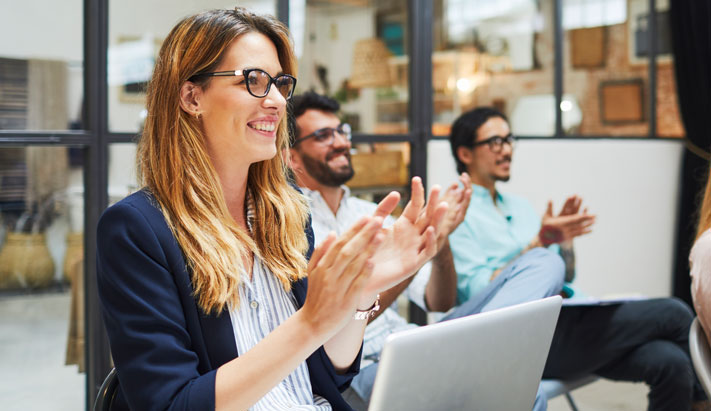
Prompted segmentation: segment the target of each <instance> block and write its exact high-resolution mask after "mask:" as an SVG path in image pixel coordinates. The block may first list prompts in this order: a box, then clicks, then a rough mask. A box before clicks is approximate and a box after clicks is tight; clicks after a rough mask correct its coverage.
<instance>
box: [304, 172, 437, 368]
mask: <svg viewBox="0 0 711 411" xmlns="http://www.w3.org/2000/svg"><path fill="white" fill-rule="evenodd" d="M341 188H342V189H343V190H344V192H343V198H342V199H341V203H340V204H339V206H338V210H337V211H336V214H335V215H334V214H333V212H332V211H331V208H330V207H329V206H328V204H326V200H324V198H323V197H322V196H321V193H319V192H318V191H314V190H309V189H307V188H303V187H302V188H301V190H302V191H303V192H304V194H305V195H306V197H307V198H308V199H309V203H310V206H311V219H312V221H311V224H312V226H313V229H314V240H315V241H314V242H315V244H316V245H317V246H318V245H319V244H321V242H323V240H325V239H326V237H327V236H328V233H330V232H331V231H334V232H335V233H336V234H338V235H341V234H343V233H344V232H346V230H348V229H349V228H350V227H351V226H352V225H353V224H355V222H356V221H358V220H359V219H360V218H361V217H363V216H367V215H373V213H374V212H375V209H376V208H377V205H376V204H375V203H372V202H370V201H365V200H361V199H360V198H357V197H351V192H350V189H349V188H348V187H346V186H341ZM394 222H395V219H394V218H392V217H391V216H388V217H387V218H386V219H385V222H384V224H383V225H384V226H385V227H388V226H390V225H392V224H393V223H394ZM430 271H431V264H430V263H429V262H428V263H427V264H425V266H424V267H422V268H421V269H420V271H419V272H418V273H417V274H416V275H415V278H414V279H413V280H412V282H411V283H410V285H409V286H408V288H407V297H408V298H409V299H410V300H411V301H413V302H414V303H416V304H417V305H419V306H420V307H422V308H423V309H425V288H426V287H427V282H428V281H429V278H430ZM395 307H396V303H393V305H392V306H391V307H389V308H388V309H386V310H385V311H383V312H382V314H380V315H379V316H378V318H376V319H375V320H373V321H372V322H371V323H370V324H368V326H367V327H366V328H365V335H364V337H363V357H362V360H361V364H360V366H361V368H363V367H365V366H367V365H369V364H371V363H373V362H377V361H379V359H380V352H381V351H382V350H383V346H384V345H385V339H386V338H387V337H388V335H390V334H392V333H395V332H398V331H403V330H408V329H411V328H415V327H417V325H415V324H408V322H407V321H406V320H405V319H404V318H402V317H401V316H400V314H398V313H397V309H396V308H395Z"/></svg>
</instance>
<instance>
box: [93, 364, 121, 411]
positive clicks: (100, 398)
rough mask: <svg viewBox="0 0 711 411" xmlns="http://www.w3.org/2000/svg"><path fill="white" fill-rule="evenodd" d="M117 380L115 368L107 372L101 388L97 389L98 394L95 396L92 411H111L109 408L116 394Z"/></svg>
mask: <svg viewBox="0 0 711 411" xmlns="http://www.w3.org/2000/svg"><path fill="white" fill-rule="evenodd" d="M118 387H119V380H118V375H117V374H116V368H112V369H111V371H109V375H107V376H106V379H104V382H103V384H101V388H99V393H98V394H96V400H95V401H94V411H111V406H112V405H113V402H114V398H115V397H116V393H117V392H118Z"/></svg>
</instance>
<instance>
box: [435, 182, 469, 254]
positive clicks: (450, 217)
mask: <svg viewBox="0 0 711 411" xmlns="http://www.w3.org/2000/svg"><path fill="white" fill-rule="evenodd" d="M459 181H460V182H461V183H462V185H461V186H460V185H459V184H457V183H452V185H451V186H449V188H447V191H445V193H444V196H442V201H444V202H446V203H447V206H448V208H447V213H446V214H445V216H444V218H443V219H442V226H441V229H440V230H439V233H438V235H437V251H439V250H441V249H442V246H444V243H445V242H446V241H447V237H449V235H450V234H452V231H454V229H455V228H457V226H459V224H461V222H462V221H464V216H466V214H467V209H468V208H469V202H470V201H471V199H472V180H471V178H470V177H469V174H467V173H462V174H461V175H460V176H459Z"/></svg>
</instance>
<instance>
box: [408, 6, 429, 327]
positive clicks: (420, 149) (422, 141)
mask: <svg viewBox="0 0 711 411" xmlns="http://www.w3.org/2000/svg"><path fill="white" fill-rule="evenodd" d="M408 10H409V21H408V25H409V30H408V33H407V36H408V43H409V53H410V65H409V66H410V73H409V85H408V86H409V95H410V103H409V105H408V110H409V113H408V114H409V115H408V122H409V124H410V135H411V136H412V141H411V144H410V170H411V175H416V176H420V177H421V178H422V183H423V184H424V185H425V187H427V142H428V141H429V140H430V139H431V138H432V110H433V93H432V47H433V46H432V43H433V39H432V36H433V33H432V25H433V21H432V19H433V18H434V13H433V5H432V1H431V0H408ZM408 311H409V317H410V321H411V322H414V323H417V324H420V325H424V324H426V323H427V314H425V312H424V311H422V309H420V308H419V307H418V306H417V305H415V304H413V303H410V307H409V310H408Z"/></svg>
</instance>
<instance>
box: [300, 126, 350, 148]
mask: <svg viewBox="0 0 711 411" xmlns="http://www.w3.org/2000/svg"><path fill="white" fill-rule="evenodd" d="M336 133H338V134H340V135H341V136H342V137H343V138H345V139H346V140H347V141H351V136H352V133H351V125H350V124H348V123H341V124H339V125H338V127H336V128H333V127H324V128H320V129H318V130H316V131H314V132H313V133H311V134H309V135H307V136H303V137H301V138H299V139H297V140H296V141H294V144H292V145H291V146H292V147H296V145H297V144H299V143H301V142H302V141H304V140H307V139H309V138H313V139H314V140H316V142H317V143H320V144H323V145H326V146H330V145H331V144H333V142H334V141H335V140H336Z"/></svg>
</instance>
